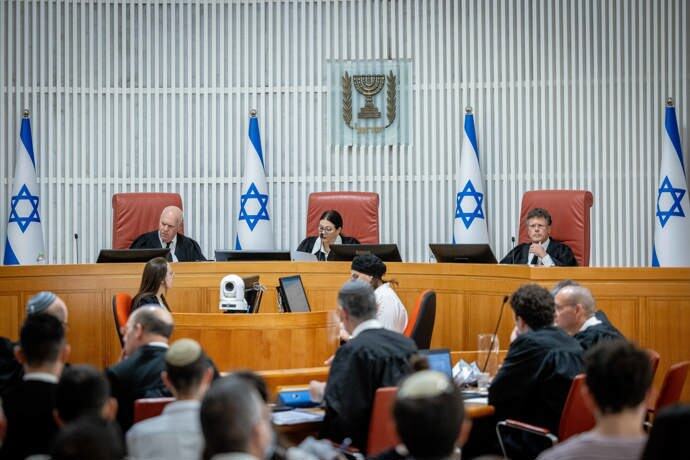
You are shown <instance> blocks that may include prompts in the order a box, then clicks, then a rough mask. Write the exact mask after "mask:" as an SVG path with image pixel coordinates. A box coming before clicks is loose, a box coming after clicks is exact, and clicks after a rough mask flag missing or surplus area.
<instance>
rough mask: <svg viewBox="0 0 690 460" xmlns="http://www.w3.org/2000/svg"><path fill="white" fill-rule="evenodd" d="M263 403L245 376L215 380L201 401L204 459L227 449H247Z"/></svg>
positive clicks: (259, 417)
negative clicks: (243, 377)
mask: <svg viewBox="0 0 690 460" xmlns="http://www.w3.org/2000/svg"><path fill="white" fill-rule="evenodd" d="M262 408H263V403H262V402H261V399H260V397H259V394H258V393H257V392H256V390H255V389H254V388H253V387H252V386H251V385H250V384H249V383H247V381H246V380H244V379H242V378H236V377H232V376H230V377H224V378H222V379H219V380H216V381H215V382H214V383H213V385H211V388H210V389H209V390H208V391H207V392H206V395H205V396H204V399H203V401H202V402H201V410H200V419H201V430H202V432H203V434H204V441H205V446H204V454H203V458H204V459H210V458H211V457H213V456H214V455H217V454H222V453H228V452H248V449H249V447H250V442H251V437H252V432H253V430H254V427H255V425H256V424H257V423H259V421H260V419H261V417H262V412H261V411H262Z"/></svg>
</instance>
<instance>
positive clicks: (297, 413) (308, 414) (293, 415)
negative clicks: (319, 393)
mask: <svg viewBox="0 0 690 460" xmlns="http://www.w3.org/2000/svg"><path fill="white" fill-rule="evenodd" d="M323 414H324V412H323V411H322V410H320V411H307V410H301V409H295V410H288V411H284V412H274V413H273V423H275V424H276V425H298V424H300V423H310V422H321V421H323Z"/></svg>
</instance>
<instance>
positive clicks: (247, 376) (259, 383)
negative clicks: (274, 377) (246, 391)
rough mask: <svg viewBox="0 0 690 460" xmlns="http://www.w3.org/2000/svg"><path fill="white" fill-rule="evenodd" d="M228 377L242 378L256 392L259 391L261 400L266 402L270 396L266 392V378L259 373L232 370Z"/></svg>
mask: <svg viewBox="0 0 690 460" xmlns="http://www.w3.org/2000/svg"><path fill="white" fill-rule="evenodd" d="M230 377H235V378H238V379H243V380H244V381H245V382H247V383H248V384H249V385H251V386H252V387H253V388H254V389H255V390H256V391H257V393H259V396H260V397H261V400H262V401H263V402H265V403H268V400H269V397H270V396H269V394H268V386H267V385H266V380H264V378H263V377H261V376H260V375H259V374H257V373H256V372H254V371H250V370H247V369H242V370H238V371H235V372H233V373H232V374H230Z"/></svg>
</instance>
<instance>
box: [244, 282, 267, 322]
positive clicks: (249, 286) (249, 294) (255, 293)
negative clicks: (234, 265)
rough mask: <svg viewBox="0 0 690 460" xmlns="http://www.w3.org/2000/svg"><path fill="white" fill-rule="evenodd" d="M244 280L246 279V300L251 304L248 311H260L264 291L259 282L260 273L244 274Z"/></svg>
mask: <svg viewBox="0 0 690 460" xmlns="http://www.w3.org/2000/svg"><path fill="white" fill-rule="evenodd" d="M242 281H244V300H246V301H247V305H249V310H247V313H258V312H259V307H260V306H261V297H262V296H263V293H264V292H263V290H262V288H261V285H260V284H259V275H250V276H243V277H242Z"/></svg>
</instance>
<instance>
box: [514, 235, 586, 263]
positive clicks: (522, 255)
mask: <svg viewBox="0 0 690 460" xmlns="http://www.w3.org/2000/svg"><path fill="white" fill-rule="evenodd" d="M531 245H532V243H522V244H519V245H517V246H515V247H514V248H513V249H512V250H511V251H510V252H509V253H508V254H506V256H505V257H504V258H503V259H501V263H502V264H527V263H529V261H530V259H531V258H532V257H533V256H534V254H530V253H529V247H530V246H531ZM546 253H547V254H548V255H550V256H551V260H553V263H554V264H556V266H558V267H577V259H575V256H574V255H573V251H572V249H570V248H569V247H568V245H566V244H563V243H561V242H559V241H556V240H554V239H551V240H550V241H549V246H548V247H547V248H546Z"/></svg>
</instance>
